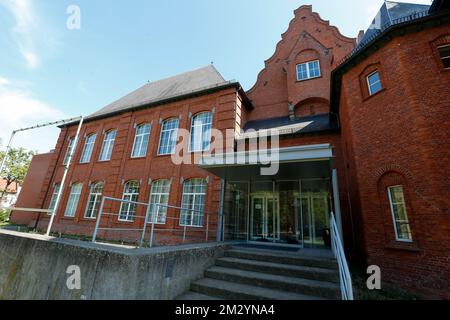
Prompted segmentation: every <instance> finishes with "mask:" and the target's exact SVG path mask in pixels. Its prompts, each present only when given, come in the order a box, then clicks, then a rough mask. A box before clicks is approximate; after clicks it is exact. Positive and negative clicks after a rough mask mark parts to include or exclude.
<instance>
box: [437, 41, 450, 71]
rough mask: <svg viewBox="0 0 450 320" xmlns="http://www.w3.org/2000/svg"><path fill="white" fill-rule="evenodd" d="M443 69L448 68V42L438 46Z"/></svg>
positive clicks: (449, 48) (449, 59) (449, 57)
mask: <svg viewBox="0 0 450 320" xmlns="http://www.w3.org/2000/svg"><path fill="white" fill-rule="evenodd" d="M438 51H439V56H440V57H441V60H442V64H443V65H444V69H450V44H449V45H445V46H441V47H438Z"/></svg>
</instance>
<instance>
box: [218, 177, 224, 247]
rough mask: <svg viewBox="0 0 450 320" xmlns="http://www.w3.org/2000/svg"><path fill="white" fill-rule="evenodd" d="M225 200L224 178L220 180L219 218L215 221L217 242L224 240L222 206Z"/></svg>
mask: <svg viewBox="0 0 450 320" xmlns="http://www.w3.org/2000/svg"><path fill="white" fill-rule="evenodd" d="M224 202H225V180H224V179H222V180H221V181H220V204H219V217H218V218H219V219H218V223H217V242H221V241H225V233H224V232H223V230H224V229H225V225H224V219H223V218H224V214H223V207H224Z"/></svg>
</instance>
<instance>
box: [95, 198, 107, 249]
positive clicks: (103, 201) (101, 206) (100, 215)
mask: <svg viewBox="0 0 450 320" xmlns="http://www.w3.org/2000/svg"><path fill="white" fill-rule="evenodd" d="M105 200H106V199H105V197H103V198H102V203H101V205H100V210H99V212H98V217H97V223H96V224H95V230H94V235H93V236H92V242H94V243H95V241H96V240H97V233H98V228H99V227H100V220H101V219H102V215H103V208H104V206H105Z"/></svg>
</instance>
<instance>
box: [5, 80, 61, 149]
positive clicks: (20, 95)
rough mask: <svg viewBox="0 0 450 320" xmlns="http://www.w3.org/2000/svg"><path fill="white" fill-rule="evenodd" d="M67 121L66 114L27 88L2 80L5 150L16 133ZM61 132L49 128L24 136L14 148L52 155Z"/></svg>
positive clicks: (23, 134)
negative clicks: (48, 123) (32, 127)
mask: <svg viewBox="0 0 450 320" xmlns="http://www.w3.org/2000/svg"><path fill="white" fill-rule="evenodd" d="M63 118H66V116H65V115H64V114H63V113H62V112H60V111H58V110H56V109H55V108H52V107H51V106H49V105H48V104H46V103H45V102H43V101H40V100H39V99H37V98H36V97H34V96H33V94H32V92H30V90H29V89H27V88H26V87H21V86H20V85H17V83H16V82H15V81H10V80H8V79H5V78H2V77H0V119H2V125H1V126H0V138H1V140H2V145H3V147H4V146H5V145H6V144H7V143H8V140H9V137H10V135H11V132H12V131H13V130H16V129H19V128H24V127H28V126H33V125H36V124H40V123H46V122H48V121H54V120H60V119H63ZM59 131H60V130H59V128H57V127H49V128H43V129H36V130H33V131H28V132H21V133H18V134H17V136H16V137H15V138H14V143H13V146H14V147H23V148H26V149H28V150H37V151H39V152H48V151H49V150H51V149H53V148H54V147H55V145H56V141H57V138H58V134H59ZM2 149H3V148H2Z"/></svg>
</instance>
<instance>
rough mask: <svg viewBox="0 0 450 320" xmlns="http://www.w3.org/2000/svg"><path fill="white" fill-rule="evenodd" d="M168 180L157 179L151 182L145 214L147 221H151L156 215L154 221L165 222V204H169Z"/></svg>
mask: <svg viewBox="0 0 450 320" xmlns="http://www.w3.org/2000/svg"><path fill="white" fill-rule="evenodd" d="M169 195H170V181H169V180H158V181H155V182H153V183H152V190H151V193H150V202H149V204H150V205H149V207H148V211H147V214H148V215H149V220H148V221H149V223H153V217H156V223H159V224H165V223H166V217H167V206H168V205H169Z"/></svg>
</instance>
